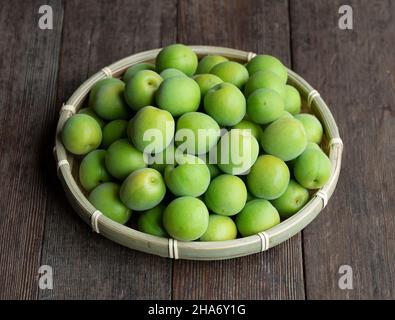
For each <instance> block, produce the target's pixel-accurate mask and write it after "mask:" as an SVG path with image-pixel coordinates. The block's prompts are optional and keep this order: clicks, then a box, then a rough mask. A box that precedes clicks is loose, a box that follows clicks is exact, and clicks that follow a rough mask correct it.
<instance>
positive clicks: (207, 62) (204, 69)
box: [196, 55, 229, 74]
mask: <svg viewBox="0 0 395 320" xmlns="http://www.w3.org/2000/svg"><path fill="white" fill-rule="evenodd" d="M225 61H229V60H228V59H227V58H225V57H223V56H218V55H207V56H205V57H204V58H202V60H200V61H199V64H198V67H197V70H196V74H203V73H210V70H211V69H212V68H213V67H214V66H215V65H217V64H219V63H221V62H225Z"/></svg>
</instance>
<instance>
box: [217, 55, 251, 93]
mask: <svg viewBox="0 0 395 320" xmlns="http://www.w3.org/2000/svg"><path fill="white" fill-rule="evenodd" d="M210 73H211V74H214V75H216V76H217V77H219V78H220V79H222V80H223V81H224V82H228V83H232V84H234V85H235V86H236V87H238V88H239V89H242V88H243V87H244V85H245V84H246V82H247V80H248V71H247V69H246V67H245V66H243V65H242V64H240V63H238V62H235V61H225V62H221V63H219V64H217V65H215V66H214V67H213V68H212V69H211V70H210Z"/></svg>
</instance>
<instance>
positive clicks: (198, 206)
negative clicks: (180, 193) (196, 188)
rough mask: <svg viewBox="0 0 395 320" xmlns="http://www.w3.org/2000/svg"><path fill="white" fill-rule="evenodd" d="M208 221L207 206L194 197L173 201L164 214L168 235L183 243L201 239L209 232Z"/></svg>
mask: <svg viewBox="0 0 395 320" xmlns="http://www.w3.org/2000/svg"><path fill="white" fill-rule="evenodd" d="M208 220H209V213H208V210H207V208H206V206H205V204H204V203H203V201H201V200H199V199H197V198H193V197H180V198H177V199H175V200H173V201H172V202H170V203H169V205H168V206H167V207H166V209H165V211H164V213H163V225H164V227H165V229H166V231H167V233H168V234H169V235H170V236H171V237H172V238H174V239H177V240H182V241H192V240H197V239H199V238H200V237H201V236H202V235H203V234H204V233H205V232H206V230H207V226H208Z"/></svg>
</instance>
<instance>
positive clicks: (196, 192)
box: [164, 154, 210, 197]
mask: <svg viewBox="0 0 395 320" xmlns="http://www.w3.org/2000/svg"><path fill="white" fill-rule="evenodd" d="M176 162H177V163H176V164H175V165H167V166H166V168H165V173H164V177H165V182H166V185H167V187H168V188H169V190H170V191H171V192H172V193H173V194H174V195H176V196H191V197H199V196H200V195H202V194H203V193H204V192H205V191H206V190H207V188H208V185H209V184H210V171H209V169H208V167H207V165H206V164H205V163H204V161H203V160H202V159H199V158H198V157H195V156H193V155H190V154H182V155H180V156H176Z"/></svg>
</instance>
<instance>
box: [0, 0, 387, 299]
mask: <svg viewBox="0 0 395 320" xmlns="http://www.w3.org/2000/svg"><path fill="white" fill-rule="evenodd" d="M343 2H344V1H339V0H336V1H330V0H327V1H324V0H320V1H317V0H303V1H302V0H288V1H287V0H273V1H258V0H255V1H254V0H216V1H211V0H191V1H185V0H178V1H177V0H161V1H159V0H150V1H148V0H132V1H127V0H119V1H109V0H108V1H93V0H89V1H87V0H84V1H82V0H81V1H72V0H68V1H57V0H46V1H39V0H37V1H22V0H20V1H11V0H8V1H6V0H4V1H2V2H1V6H0V70H1V76H0V157H1V158H0V159H1V162H0V177H1V183H0V298H3V299H4V298H5V299H15V298H17V299H104V298H105V299H323V298H324V299H354V298H356V299H361V298H365V299H366V298H367V299H378V298H384V299H394V298H395V218H394V214H395V210H394V204H395V161H394V159H395V143H394V139H395V138H394V137H395V107H394V104H395V50H394V42H395V18H394V17H395V2H394V1H392V0H359V1H358V0H350V1H348V3H349V4H350V5H351V6H352V8H353V14H354V15H353V17H354V19H353V22H354V26H353V30H340V29H339V28H338V19H339V17H340V15H339V13H338V9H339V7H340V5H342V4H343ZM43 4H50V5H51V6H52V8H53V11H54V29H53V30H40V29H39V28H38V19H39V17H40V15H39V14H38V8H39V7H40V6H41V5H43ZM174 42H182V43H185V44H207V45H218V46H226V47H234V48H238V49H243V50H248V51H253V52H258V53H269V54H274V55H276V56H278V57H280V58H281V59H282V60H283V61H284V62H285V64H286V65H287V66H289V67H291V68H292V69H294V70H295V71H296V72H298V73H299V74H300V75H302V76H303V77H304V78H305V79H307V80H308V81H309V82H310V83H311V84H312V85H313V86H314V87H316V88H317V89H318V90H319V91H320V93H321V95H322V96H323V97H324V99H325V100H326V101H327V103H328V105H329V106H330V108H331V110H332V112H333V114H334V116H335V118H336V121H337V122H338V125H339V128H340V132H341V136H342V138H343V141H344V144H345V151H344V155H343V167H342V172H341V176H340V181H339V184H338V187H337V189H336V192H335V194H334V196H333V198H332V199H331V201H330V202H329V205H328V206H327V208H326V209H325V210H324V211H323V212H322V213H321V215H320V216H319V217H318V218H317V219H316V220H315V221H314V222H313V223H312V224H311V225H309V226H308V227H307V228H306V229H305V230H304V231H303V232H302V233H300V234H298V235H297V236H295V237H293V238H292V239H290V240H289V241H287V242H285V243H283V244H282V245H280V246H278V247H276V248H274V249H271V250H269V251H268V252H265V253H262V254H256V255H253V256H248V257H244V258H240V259H234V260H230V261H220V262H195V261H172V260H170V259H164V258H159V257H155V256H151V255H147V254H144V253H140V252H136V251H132V250H129V249H126V248H123V247H121V246H119V245H116V244H114V243H112V242H110V241H108V240H106V239H105V238H103V237H101V236H99V235H96V234H95V233H93V232H92V231H91V230H90V228H89V226H87V225H85V224H84V223H83V222H82V221H81V220H80V219H79V218H78V216H77V215H76V214H75V213H74V212H73V210H72V208H71V206H70V205H69V204H68V202H67V200H66V197H65V195H64V192H63V190H62V189H61V186H60V183H59V181H58V179H57V176H56V170H55V165H54V161H53V157H52V147H53V137H54V131H55V125H56V122H57V117H58V111H59V109H60V106H61V104H62V102H63V101H65V100H67V98H68V97H69V96H70V95H71V93H72V92H73V91H74V90H75V89H76V88H77V86H78V85H79V84H80V83H82V82H83V81H84V80H85V79H86V78H87V77H89V76H90V75H92V74H93V73H95V72H96V71H97V70H99V69H100V68H102V67H104V66H106V65H108V64H110V63H111V62H113V61H115V60H118V59H120V58H122V57H124V56H127V55H130V54H133V53H136V52H139V51H142V50H147V49H152V48H157V47H161V46H164V45H167V44H170V43H174ZM44 264H47V265H51V266H52V267H53V271H54V288H53V290H40V289H39V287H38V268H39V267H40V266H41V265H44ZM341 265H350V266H351V267H352V268H353V276H354V277H353V279H354V281H353V285H354V288H353V290H341V289H340V288H339V286H338V279H339V277H340V274H339V272H338V271H339V267H340V266H341Z"/></svg>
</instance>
